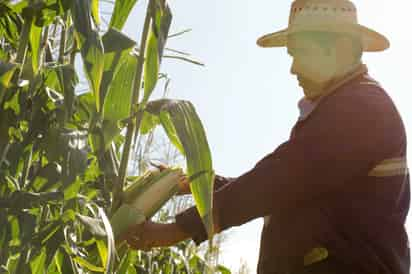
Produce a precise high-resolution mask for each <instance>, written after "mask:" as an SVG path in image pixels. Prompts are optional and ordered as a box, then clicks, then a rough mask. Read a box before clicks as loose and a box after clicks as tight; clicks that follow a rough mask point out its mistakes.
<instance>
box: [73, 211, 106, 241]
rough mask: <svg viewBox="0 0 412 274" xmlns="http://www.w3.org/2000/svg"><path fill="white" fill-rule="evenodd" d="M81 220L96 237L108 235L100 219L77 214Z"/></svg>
mask: <svg viewBox="0 0 412 274" xmlns="http://www.w3.org/2000/svg"><path fill="white" fill-rule="evenodd" d="M76 217H77V218H78V219H79V221H80V222H81V223H82V224H83V225H84V226H85V227H86V229H87V230H88V231H89V232H90V233H92V234H93V235H94V236H96V237H99V238H100V237H106V232H105V230H104V228H103V223H102V221H101V220H100V219H97V218H92V217H89V216H84V215H81V214H76Z"/></svg>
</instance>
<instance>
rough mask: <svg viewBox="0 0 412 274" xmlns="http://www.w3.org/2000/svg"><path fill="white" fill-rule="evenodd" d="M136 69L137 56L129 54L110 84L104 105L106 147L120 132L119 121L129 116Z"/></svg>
mask: <svg viewBox="0 0 412 274" xmlns="http://www.w3.org/2000/svg"><path fill="white" fill-rule="evenodd" d="M136 69H137V58H136V57H135V56H132V55H128V56H127V59H126V60H125V62H124V63H123V64H122V66H121V67H120V68H119V70H118V71H117V73H116V75H115V76H114V79H113V81H112V83H111V85H110V86H109V90H108V93H107V98H106V100H105V102H104V106H103V120H104V124H103V134H104V143H105V148H106V149H107V148H108V147H109V145H110V143H111V142H112V140H113V138H114V137H116V136H117V135H118V134H120V128H119V125H118V123H119V121H121V120H123V119H125V118H127V117H128V116H129V113H130V104H131V98H132V93H133V90H132V89H133V80H134V76H135V73H136Z"/></svg>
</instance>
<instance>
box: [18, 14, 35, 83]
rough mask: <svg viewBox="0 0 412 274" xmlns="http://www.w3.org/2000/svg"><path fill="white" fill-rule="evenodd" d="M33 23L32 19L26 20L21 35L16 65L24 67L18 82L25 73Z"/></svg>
mask: <svg viewBox="0 0 412 274" xmlns="http://www.w3.org/2000/svg"><path fill="white" fill-rule="evenodd" d="M31 23H32V19H31V18H26V20H25V21H24V24H23V28H22V30H21V34H20V44H19V48H18V50H17V57H16V63H18V64H21V66H22V67H21V69H20V72H19V76H18V78H17V79H16V80H17V81H18V80H19V79H20V78H21V75H22V73H23V65H24V63H25V59H26V51H27V45H28V43H29V35H30V28H31ZM17 81H16V83H17Z"/></svg>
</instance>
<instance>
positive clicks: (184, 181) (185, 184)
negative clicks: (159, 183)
mask: <svg viewBox="0 0 412 274" xmlns="http://www.w3.org/2000/svg"><path fill="white" fill-rule="evenodd" d="M150 164H151V165H152V166H154V167H156V168H157V169H159V170H160V171H163V170H165V169H167V168H168V166H166V165H165V164H155V163H152V162H151V163H150ZM178 186H179V191H178V192H177V195H185V194H191V193H192V192H191V191H190V182H189V178H187V176H186V174H184V173H182V174H181V176H180V180H179V183H178Z"/></svg>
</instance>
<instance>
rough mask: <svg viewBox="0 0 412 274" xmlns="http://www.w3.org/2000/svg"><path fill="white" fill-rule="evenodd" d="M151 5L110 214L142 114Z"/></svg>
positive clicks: (118, 199) (117, 203)
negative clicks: (141, 94) (141, 90)
mask: <svg viewBox="0 0 412 274" xmlns="http://www.w3.org/2000/svg"><path fill="white" fill-rule="evenodd" d="M152 5H153V0H149V3H148V7H147V9H146V15H145V20H144V25H143V33H142V36H141V41H140V50H139V59H138V63H137V69H136V74H135V78H134V83H133V96H132V104H131V105H130V114H131V115H130V116H131V117H137V118H136V121H134V122H130V123H129V124H128V126H127V132H126V141H125V144H124V149H123V153H122V158H121V161H120V168H119V176H118V178H117V182H116V184H115V185H114V189H113V204H112V213H113V212H114V211H115V210H116V209H117V208H118V207H119V206H120V204H121V200H122V191H123V187H124V183H125V180H126V175H127V166H128V163H129V155H130V151H131V148H132V143H133V139H134V138H133V137H134V136H135V134H137V132H138V129H139V127H140V121H141V116H142V114H143V112H142V110H141V108H140V106H139V104H138V100H139V95H140V87H141V83H142V76H143V65H144V61H145V60H144V52H145V48H146V41H147V37H148V35H149V29H150V21H151V14H150V11H151V8H152Z"/></svg>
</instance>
